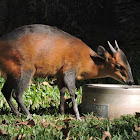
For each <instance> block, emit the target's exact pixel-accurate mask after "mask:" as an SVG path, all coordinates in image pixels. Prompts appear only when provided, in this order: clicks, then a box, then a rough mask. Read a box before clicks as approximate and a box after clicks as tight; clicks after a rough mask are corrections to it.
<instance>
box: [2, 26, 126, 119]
mask: <svg viewBox="0 0 140 140" xmlns="http://www.w3.org/2000/svg"><path fill="white" fill-rule="evenodd" d="M104 55H106V58H105V59H103V58H102V57H101V56H99V55H98V54H97V53H95V52H94V51H93V50H91V49H90V48H89V47H88V46H87V45H86V44H85V43H83V42H82V41H81V40H80V39H78V38H75V37H73V36H71V35H69V34H67V33H65V32H63V31H61V30H58V29H56V28H54V27H49V26H45V25H29V26H24V27H21V28H18V29H16V30H14V31H13V32H11V33H9V34H7V35H5V36H3V37H2V38H1V39H0V68H1V69H2V71H4V72H5V73H6V75H7V76H8V77H9V76H10V77H15V78H16V79H20V78H21V77H22V75H23V74H24V73H26V72H27V71H31V72H32V77H33V76H34V77H47V76H54V75H57V77H58V78H59V79H61V78H62V79H63V78H64V76H65V72H68V71H74V72H75V74H76V77H75V79H77V80H82V79H92V78H103V77H109V76H110V77H113V76H114V75H115V72H116V70H115V66H114V64H116V63H118V62H117V59H116V58H115V57H117V54H115V57H112V56H111V55H110V54H109V53H107V52H106V51H104ZM94 57H95V58H97V63H96V62H95V61H93V59H92V58H94ZM117 58H119V56H118V57H117ZM107 59H108V60H107ZM119 61H121V60H119ZM98 62H100V64H99V65H98ZM120 64H122V65H124V63H123V62H121V63H120ZM124 67H125V66H124ZM68 75H70V74H68ZM114 78H115V79H116V80H119V81H121V79H119V78H118V75H117V76H114ZM121 78H122V77H121ZM124 81H125V80H124ZM61 83H63V81H62V82H61ZM61 85H62V84H60V86H59V88H60V92H61ZM63 86H64V85H63ZM4 88H5V87H4ZM19 88H20V87H19ZM5 90H6V89H5ZM5 90H4V92H5ZM63 91H64V90H62V93H63ZM71 94H74V93H71ZM15 98H17V97H15ZM62 99H63V96H62ZM73 100H74V99H73ZM62 102H63V100H62ZM10 103H11V102H10ZM10 103H9V104H10ZM11 104H12V103H11ZM62 104H63V103H62ZM62 110H63V109H62ZM24 112H25V114H26V115H29V113H26V111H24ZM75 112H76V111H75ZM77 118H78V119H79V115H77Z"/></svg>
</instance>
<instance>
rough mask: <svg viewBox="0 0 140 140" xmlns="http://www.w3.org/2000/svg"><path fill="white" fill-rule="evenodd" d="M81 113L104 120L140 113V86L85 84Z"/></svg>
mask: <svg viewBox="0 0 140 140" xmlns="http://www.w3.org/2000/svg"><path fill="white" fill-rule="evenodd" d="M81 112H82V113H90V112H93V114H94V115H95V116H99V117H104V118H112V117H116V118H118V117H120V116H122V115H128V114H131V115H133V114H135V113H136V112H140V86H138V85H133V86H127V85H115V84H87V85H85V86H83V95H82V106H81Z"/></svg>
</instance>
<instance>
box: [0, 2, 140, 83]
mask: <svg viewBox="0 0 140 140" xmlns="http://www.w3.org/2000/svg"><path fill="white" fill-rule="evenodd" d="M34 23H42V24H48V25H52V26H56V27H58V28H60V29H62V30H64V31H66V32H68V33H70V34H72V35H74V36H76V37H78V38H80V39H82V40H83V41H84V42H85V43H86V44H87V45H89V46H90V47H91V48H92V49H93V50H95V51H96V49H97V46H98V45H102V46H104V47H106V48H108V46H107V43H106V41H107V40H109V41H110V42H111V43H112V44H113V43H114V40H115V39H116V40H117V41H118V44H119V46H120V48H121V49H122V50H123V51H124V53H125V54H126V56H127V58H128V61H129V63H130V65H131V68H132V71H133V75H134V79H135V83H136V84H140V1H139V0H0V35H3V34H5V33H7V32H9V31H11V30H13V29H14V28H17V27H19V26H22V25H26V24H34ZM111 81H112V80H111ZM98 82H99V81H98ZM105 82H110V79H109V80H108V79H106V80H105ZM113 82H114V81H113Z"/></svg>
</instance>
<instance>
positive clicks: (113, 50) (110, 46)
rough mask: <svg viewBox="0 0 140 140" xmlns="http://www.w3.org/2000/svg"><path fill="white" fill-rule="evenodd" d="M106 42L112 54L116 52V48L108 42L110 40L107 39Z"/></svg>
mask: <svg viewBox="0 0 140 140" xmlns="http://www.w3.org/2000/svg"><path fill="white" fill-rule="evenodd" d="M107 43H108V45H109V48H110V50H111V51H112V52H113V54H114V53H116V50H115V49H114V48H113V46H112V45H111V44H110V42H109V41H107Z"/></svg>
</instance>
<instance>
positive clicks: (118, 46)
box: [115, 40, 120, 50]
mask: <svg viewBox="0 0 140 140" xmlns="http://www.w3.org/2000/svg"><path fill="white" fill-rule="evenodd" d="M115 45H116V47H117V49H118V50H119V49H120V48H119V46H118V43H117V41H116V40H115Z"/></svg>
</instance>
